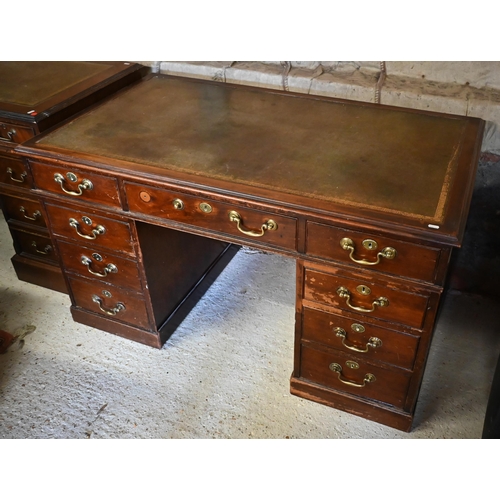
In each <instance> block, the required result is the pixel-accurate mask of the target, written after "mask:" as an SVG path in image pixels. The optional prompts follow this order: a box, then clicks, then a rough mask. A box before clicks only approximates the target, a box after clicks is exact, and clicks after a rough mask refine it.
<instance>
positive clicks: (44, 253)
mask: <svg viewBox="0 0 500 500" xmlns="http://www.w3.org/2000/svg"><path fill="white" fill-rule="evenodd" d="M31 246H32V247H33V248H34V249H35V252H36V253H41V254H42V255H48V254H49V253H50V252H52V247H51V246H50V245H46V246H45V248H44V249H43V250H38V248H37V244H36V241H32V242H31Z"/></svg>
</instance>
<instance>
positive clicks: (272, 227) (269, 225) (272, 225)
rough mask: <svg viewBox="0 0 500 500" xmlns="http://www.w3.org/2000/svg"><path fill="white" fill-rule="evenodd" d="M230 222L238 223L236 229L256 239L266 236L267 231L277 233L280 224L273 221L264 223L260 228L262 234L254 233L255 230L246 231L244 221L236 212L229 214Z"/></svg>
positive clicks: (232, 211)
mask: <svg viewBox="0 0 500 500" xmlns="http://www.w3.org/2000/svg"><path fill="white" fill-rule="evenodd" d="M229 220H230V221H231V222H236V227H237V228H238V231H240V233H243V234H246V235H247V236H253V237H254V238H260V237H261V236H264V234H265V232H266V231H276V229H278V223H277V222H274V221H273V220H272V219H269V220H268V221H267V222H264V224H262V226H261V227H260V232H257V231H254V230H253V229H244V228H243V227H242V226H243V220H242V218H241V215H240V214H239V213H238V212H236V211H235V210H231V211H230V212H229Z"/></svg>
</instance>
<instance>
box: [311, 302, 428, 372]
mask: <svg viewBox="0 0 500 500" xmlns="http://www.w3.org/2000/svg"><path fill="white" fill-rule="evenodd" d="M302 339H304V340H311V341H313V342H318V343H321V344H325V345H327V346H329V347H332V348H334V349H339V350H340V351H343V352H344V353H345V354H346V355H348V354H353V355H355V356H357V357H360V358H362V359H366V360H377V361H380V362H383V363H389V364H391V365H394V366H399V367H401V368H405V369H408V370H411V369H412V368H413V363H414V360H415V355H416V352H417V347H418V342H419V337H416V336H413V335H407V334H404V333H401V332H396V331H393V330H389V329H387V328H380V327H379V326H375V325H372V324H370V323H366V322H364V321H355V320H352V319H350V318H347V317H345V316H339V315H337V314H330V313H327V312H324V311H318V310H316V309H310V308H308V307H304V310H303V319H302ZM362 351H365V352H362Z"/></svg>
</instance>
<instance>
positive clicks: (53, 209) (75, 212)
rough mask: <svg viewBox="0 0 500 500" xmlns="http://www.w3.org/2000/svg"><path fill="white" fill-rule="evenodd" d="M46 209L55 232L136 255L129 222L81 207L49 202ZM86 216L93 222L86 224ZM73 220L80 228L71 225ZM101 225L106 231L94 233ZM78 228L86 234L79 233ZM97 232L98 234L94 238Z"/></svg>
mask: <svg viewBox="0 0 500 500" xmlns="http://www.w3.org/2000/svg"><path fill="white" fill-rule="evenodd" d="M46 209H47V214H48V216H49V220H50V224H51V229H52V231H53V233H54V234H56V235H59V236H64V237H66V238H70V239H72V240H74V241H75V242H80V243H88V242H89V241H92V245H93V246H97V247H104V248H107V249H112V250H115V251H117V252H125V253H128V254H130V255H135V250H134V246H133V241H132V234H131V232H130V227H129V224H128V223H127V222H123V221H121V220H116V219H110V218H108V217H105V216H102V215H96V214H95V213H94V212H85V211H81V210H80V208H79V207H75V208H64V207H60V206H56V205H51V204H49V203H47V204H46ZM84 217H88V218H89V219H90V221H91V223H90V224H86V223H85V222H84V221H83V218H84ZM72 220H75V221H76V223H77V224H78V228H75V227H72V226H71V225H70V223H71V221H72ZM100 226H101V227H103V228H104V233H103V234H98V233H93V231H96V232H98V231H99V229H100ZM77 229H78V231H79V232H80V233H81V234H82V235H84V236H81V235H80V234H78V233H77ZM95 234H97V235H96V236H95V237H94V238H92V236H93V235H95ZM85 236H86V237H85Z"/></svg>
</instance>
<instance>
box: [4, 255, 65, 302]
mask: <svg viewBox="0 0 500 500" xmlns="http://www.w3.org/2000/svg"><path fill="white" fill-rule="evenodd" d="M11 260H12V265H13V266H14V270H15V271H16V275H17V277H18V278H19V279H20V280H21V281H26V282H27V283H32V284H33V285H38V286H43V287H44V288H49V289H50V290H55V291H56V292H61V293H68V290H67V288H66V282H65V280H64V277H63V275H62V272H61V269H60V268H59V266H56V265H54V264H53V263H51V262H47V261H45V262H44V261H41V260H38V259H37V260H35V259H33V258H32V257H25V256H24V255H19V254H16V255H14V256H13V257H12V259H11Z"/></svg>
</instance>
